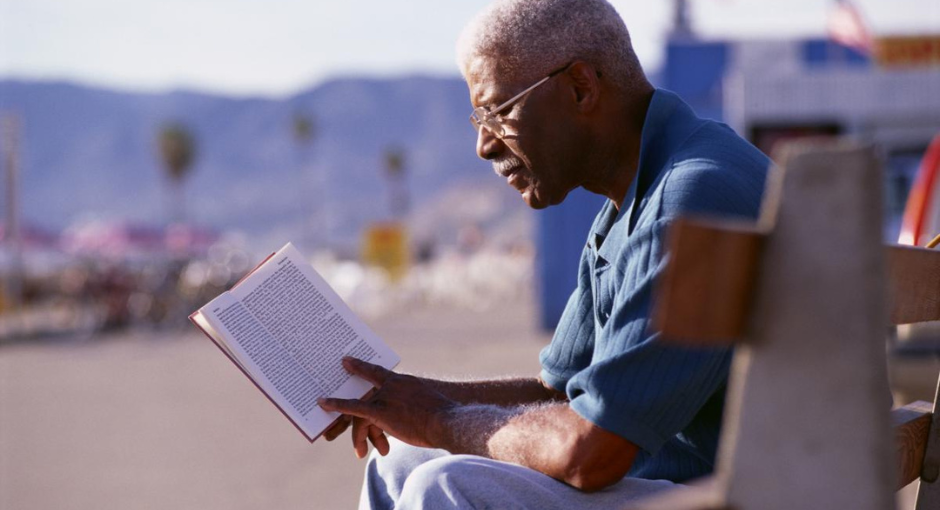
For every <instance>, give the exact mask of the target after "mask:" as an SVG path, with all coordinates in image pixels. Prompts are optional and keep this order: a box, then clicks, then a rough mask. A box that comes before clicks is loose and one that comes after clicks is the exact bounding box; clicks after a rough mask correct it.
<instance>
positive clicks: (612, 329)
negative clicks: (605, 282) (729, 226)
mask: <svg viewBox="0 0 940 510" xmlns="http://www.w3.org/2000/svg"><path fill="white" fill-rule="evenodd" d="M667 225H668V222H667V221H666V220H660V221H656V222H654V223H652V224H649V225H646V226H644V227H642V228H639V229H637V230H636V231H635V232H633V234H631V236H630V242H629V243H628V246H627V247H626V249H625V250H624V252H623V253H622V256H621V258H620V260H618V263H617V264H614V265H613V267H611V268H610V269H609V270H610V271H616V273H615V275H611V276H612V277H614V276H615V277H616V278H620V279H621V280H622V284H621V285H619V287H618V288H617V291H616V293H615V295H614V296H613V301H612V307H611V310H610V315H609V318H608V319H607V321H606V324H604V326H603V328H602V330H601V331H600V332H599V334H598V337H597V339H596V344H597V345H596V346H595V350H594V353H593V360H592V362H591V363H590V364H589V365H588V366H586V367H585V368H584V369H583V370H581V371H579V372H578V373H577V374H575V375H573V376H571V377H570V378H569V380H568V383H567V386H566V393H567V394H568V398H569V399H570V401H571V407H572V408H573V409H574V410H575V412H577V413H578V414H579V415H581V416H582V417H584V418H585V419H587V420H589V421H591V422H593V423H594V424H596V425H598V426H599V427H601V428H604V429H606V430H608V431H610V432H613V433H615V434H618V435H620V436H621V437H623V438H625V439H627V440H628V441H631V442H633V443H634V444H636V445H637V446H639V447H640V448H642V449H643V450H645V451H647V452H648V453H649V454H650V455H654V454H655V453H656V452H657V451H659V449H660V448H661V447H662V446H663V444H664V443H665V442H666V441H667V440H669V439H670V438H672V437H673V436H675V435H676V434H678V433H680V432H682V430H683V429H685V428H686V426H687V425H688V424H689V423H690V422H691V421H692V420H693V419H694V418H695V416H696V414H697V413H698V412H699V410H700V409H702V407H703V406H704V405H705V403H706V402H707V401H708V400H709V398H710V397H711V396H712V395H713V394H714V393H715V392H716V391H718V390H719V389H721V388H723V387H724V384H725V381H726V379H727V375H728V368H729V366H730V360H731V349H730V348H709V349H689V348H686V347H674V346H670V345H666V344H664V343H663V342H662V341H661V340H660V337H659V335H658V334H657V333H655V332H653V331H651V330H650V319H649V312H650V307H651V299H652V288H653V282H654V281H655V279H656V278H657V277H658V276H659V275H660V273H661V272H662V270H663V268H664V267H665V263H666V258H665V253H664V244H663V237H664V235H665V232H666V226H667Z"/></svg>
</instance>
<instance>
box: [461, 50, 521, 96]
mask: <svg viewBox="0 0 940 510" xmlns="http://www.w3.org/2000/svg"><path fill="white" fill-rule="evenodd" d="M466 78H467V86H468V87H469V88H470V102H471V103H472V104H473V105H474V106H487V105H492V104H493V103H499V102H502V101H505V100H507V99H509V98H510V97H512V95H513V94H514V93H515V92H518V90H517V89H518V88H519V84H518V83H516V81H517V80H515V79H513V76H511V75H510V74H509V73H508V72H506V71H505V69H501V66H500V65H499V64H498V59H494V58H487V57H481V56H476V57H473V58H472V59H470V61H469V63H468V65H467V76H466Z"/></svg>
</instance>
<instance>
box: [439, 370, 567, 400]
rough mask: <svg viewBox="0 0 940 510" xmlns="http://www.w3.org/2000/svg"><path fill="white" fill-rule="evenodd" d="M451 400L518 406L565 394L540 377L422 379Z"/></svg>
mask: <svg viewBox="0 0 940 510" xmlns="http://www.w3.org/2000/svg"><path fill="white" fill-rule="evenodd" d="M422 381H424V382H425V383H426V384H428V385H429V386H430V387H432V388H434V389H435V390H436V391H438V392H440V393H441V394H443V395H444V396H446V397H447V398H449V399H450V400H453V401H454V402H457V403H458V404H462V405H472V404H489V405H494V406H500V407H514V406H520V405H526V404H536V403H542V402H553V401H564V400H565V395H564V394H563V393H561V392H558V391H555V390H554V389H551V388H549V387H546V386H545V385H543V384H542V381H541V380H540V379H537V378H534V377H531V378H514V379H496V380H489V381H439V380H434V379H422Z"/></svg>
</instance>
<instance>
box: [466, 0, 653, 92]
mask: <svg viewBox="0 0 940 510" xmlns="http://www.w3.org/2000/svg"><path fill="white" fill-rule="evenodd" d="M475 57H484V58H489V59H496V62H497V65H498V69H499V71H500V72H502V73H508V74H509V75H510V76H512V77H513V78H516V79H519V80H522V79H532V80H534V79H537V77H539V76H543V75H545V74H547V73H549V72H551V71H553V70H555V69H557V68H559V67H561V66H564V65H565V64H568V63H570V62H571V61H573V60H576V59H577V60H583V61H585V62H588V63H590V64H592V65H593V66H595V67H596V68H597V69H598V70H599V71H600V72H601V73H602V74H603V76H605V77H607V78H609V79H610V81H611V82H613V83H614V84H615V85H616V86H617V87H618V88H620V89H622V90H629V88H631V86H632V85H634V84H636V83H637V82H638V80H642V81H645V77H644V75H643V69H642V68H641V67H640V62H639V60H638V59H637V57H636V53H634V51H633V45H632V43H631V42H630V33H629V32H628V31H627V26H626V25H625V24H624V22H623V19H622V18H621V17H620V15H619V14H618V13H617V10H616V9H614V7H613V6H612V5H610V4H609V3H608V2H607V1H606V0H497V1H495V2H493V3H492V4H490V5H489V6H488V7H486V8H485V9H484V10H483V11H482V12H480V13H479V14H478V15H477V16H476V17H475V18H474V19H473V20H472V21H471V22H470V23H469V24H468V25H467V26H466V27H465V28H464V30H463V32H462V33H461V35H460V38H459V39H458V41H457V65H458V66H460V72H461V73H462V74H463V76H464V78H466V77H467V73H468V71H469V66H470V63H471V61H472V60H473V59H474V58H475Z"/></svg>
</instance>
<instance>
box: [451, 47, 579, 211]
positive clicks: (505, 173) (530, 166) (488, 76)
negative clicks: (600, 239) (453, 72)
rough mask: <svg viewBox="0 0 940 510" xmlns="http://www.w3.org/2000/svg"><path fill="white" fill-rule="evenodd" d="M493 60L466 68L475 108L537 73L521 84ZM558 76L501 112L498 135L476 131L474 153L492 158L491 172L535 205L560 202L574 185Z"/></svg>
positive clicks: (508, 94)
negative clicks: (502, 129)
mask: <svg viewBox="0 0 940 510" xmlns="http://www.w3.org/2000/svg"><path fill="white" fill-rule="evenodd" d="M495 60H496V59H486V58H483V57H477V58H475V59H474V60H473V61H472V62H471V65H470V67H469V69H468V71H467V85H468V86H469V87H470V102H471V103H472V104H473V106H474V108H476V107H478V106H484V107H487V108H488V109H489V110H493V109H495V108H496V107H497V106H498V105H500V104H502V103H503V102H505V101H507V100H508V99H510V98H512V97H513V96H515V95H516V94H518V93H519V92H521V91H523V90H525V89H526V88H528V87H529V86H531V85H532V84H533V83H534V81H537V80H539V79H540V78H542V77H536V78H535V79H534V80H532V79H528V80H527V81H526V82H525V83H520V80H515V79H513V78H512V77H511V76H508V75H506V74H505V73H502V74H501V73H499V72H498V70H497V69H496V66H495V65H494V63H493V62H495ZM559 78H561V76H556V77H555V78H552V79H550V80H549V81H548V82H546V83H544V84H542V85H541V86H539V87H538V88H536V89H535V90H533V91H532V92H530V93H529V94H528V95H526V96H525V97H524V98H523V99H521V100H520V101H519V102H517V103H516V104H514V105H513V106H511V107H509V108H507V109H506V110H504V111H502V112H500V115H499V120H500V122H501V124H502V125H503V128H504V130H505V134H504V135H503V136H502V137H501V138H500V137H497V136H496V135H494V134H493V133H492V132H490V130H488V129H486V128H481V129H480V130H479V132H478V133H477V154H478V155H479V156H480V157H481V158H483V159H486V160H489V161H492V162H493V170H494V171H495V172H496V174H497V175H499V176H501V177H503V178H505V179H506V181H507V183H508V184H509V185H510V186H512V187H513V188H515V189H517V190H518V191H519V192H520V193H521V194H522V198H523V200H525V202H526V203H527V204H528V205H529V206H530V207H532V208H534V209H542V208H544V207H547V206H549V205H554V204H558V203H561V202H562V200H564V199H565V196H567V194H568V192H569V191H571V190H572V189H574V188H575V187H577V182H576V179H575V172H574V171H573V168H574V166H573V165H571V164H570V163H571V161H572V158H571V151H570V150H568V147H569V146H570V145H571V142H572V140H571V137H570V136H569V135H570V133H569V132H568V131H569V130H570V129H569V126H568V124H569V123H567V122H566V119H568V118H569V117H567V116H566V112H565V111H564V108H562V106H563V105H561V104H559V103H561V101H559V95H560V94H561V92H562V91H561V90H559V89H560V87H557V83H553V81H554V80H558V79H559ZM530 82H532V83H530Z"/></svg>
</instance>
